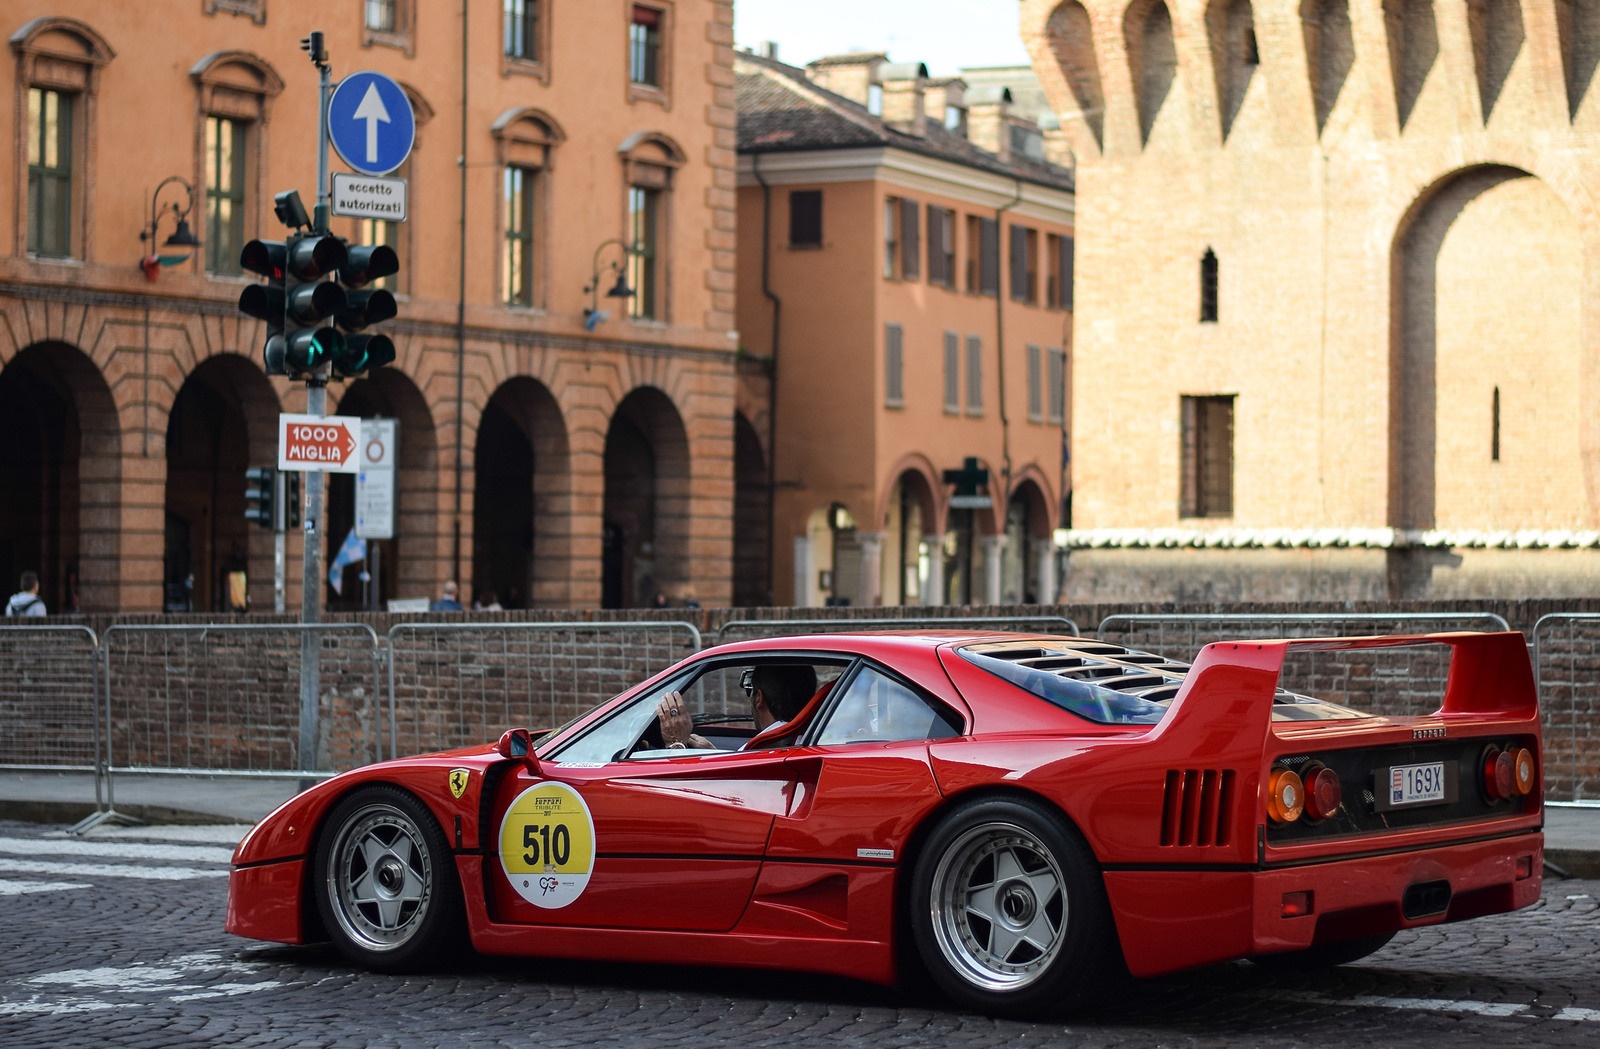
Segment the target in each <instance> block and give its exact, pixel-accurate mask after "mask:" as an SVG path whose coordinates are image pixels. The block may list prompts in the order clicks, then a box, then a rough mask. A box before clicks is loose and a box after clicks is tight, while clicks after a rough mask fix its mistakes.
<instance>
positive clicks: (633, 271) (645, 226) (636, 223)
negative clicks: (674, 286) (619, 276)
mask: <svg viewBox="0 0 1600 1049" xmlns="http://www.w3.org/2000/svg"><path fill="white" fill-rule="evenodd" d="M628 229H629V232H630V234H631V237H632V240H633V245H632V249H633V250H632V253H631V254H630V255H629V256H628V282H629V283H630V284H632V285H633V298H632V299H630V300H629V303H630V305H631V307H632V309H631V315H632V316H634V317H636V318H640V319H644V320H655V319H657V318H659V317H660V315H661V313H660V309H661V307H660V302H659V298H660V296H659V292H658V289H657V278H658V266H657V255H658V253H659V252H660V250H661V191H660V190H659V189H649V188H647V187H645V186H630V187H628Z"/></svg>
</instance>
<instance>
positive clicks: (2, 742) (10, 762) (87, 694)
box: [0, 624, 111, 818]
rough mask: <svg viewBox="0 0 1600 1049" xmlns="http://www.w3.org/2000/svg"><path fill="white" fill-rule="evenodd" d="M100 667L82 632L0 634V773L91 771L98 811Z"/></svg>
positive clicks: (19, 629)
mask: <svg viewBox="0 0 1600 1049" xmlns="http://www.w3.org/2000/svg"><path fill="white" fill-rule="evenodd" d="M100 669H101V667H100V639H99V638H98V637H96V636H95V632H94V631H93V630H91V629H90V628H88V627H86V626H31V625H26V624H20V625H15V626H13V625H11V624H6V625H5V626H4V627H3V628H0V726H4V731H0V769H6V770H10V771H15V772H88V773H92V774H93V775H94V798H95V810H96V812H99V811H101V810H103V809H105V808H106V807H107V805H108V804H109V801H108V797H107V795H108V793H109V791H110V790H111V785H110V783H109V782H108V780H107V778H106V773H105V768H106V757H105V752H104V744H105V741H104V738H103V731H102V720H103V719H102V718H101V710H100ZM91 818H92V817H91Z"/></svg>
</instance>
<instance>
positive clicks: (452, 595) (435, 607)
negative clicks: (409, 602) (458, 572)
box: [428, 579, 466, 612]
mask: <svg viewBox="0 0 1600 1049" xmlns="http://www.w3.org/2000/svg"><path fill="white" fill-rule="evenodd" d="M457 593H459V591H458V590H457V588H456V581H455V580H454V579H452V580H450V581H448V582H447V583H445V585H444V591H443V593H442V594H441V595H440V597H439V600H437V601H435V602H434V603H433V604H431V605H429V606H428V611H430V612H464V611H466V609H464V608H462V607H461V602H460V601H458V600H457V599H456V594H457Z"/></svg>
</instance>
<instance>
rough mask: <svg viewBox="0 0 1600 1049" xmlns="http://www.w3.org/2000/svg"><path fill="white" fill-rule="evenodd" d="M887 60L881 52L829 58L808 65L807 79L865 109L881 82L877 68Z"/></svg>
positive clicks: (865, 52) (857, 53)
mask: <svg viewBox="0 0 1600 1049" xmlns="http://www.w3.org/2000/svg"><path fill="white" fill-rule="evenodd" d="M888 57H889V56H888V55H886V54H884V53H883V52H882V51H857V52H855V53H853V54H848V55H828V56H827V57H825V58H819V59H817V60H816V61H815V62H808V63H807V64H806V79H807V80H809V81H811V82H812V83H813V84H815V85H817V86H818V87H820V88H824V89H826V90H828V91H832V92H833V93H834V94H836V95H843V96H844V97H845V98H848V99H849V100H850V101H852V102H855V103H856V104H858V105H862V106H865V105H866V104H867V99H868V96H869V95H870V94H871V89H872V87H873V85H875V84H877V82H878V76H877V72H878V66H880V65H882V64H883V61H884V59H886V58H888Z"/></svg>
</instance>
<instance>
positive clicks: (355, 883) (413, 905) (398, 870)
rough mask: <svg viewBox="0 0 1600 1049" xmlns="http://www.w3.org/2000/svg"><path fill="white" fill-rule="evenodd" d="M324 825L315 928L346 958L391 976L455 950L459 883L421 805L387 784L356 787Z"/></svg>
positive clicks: (316, 884) (316, 876) (459, 911)
mask: <svg viewBox="0 0 1600 1049" xmlns="http://www.w3.org/2000/svg"><path fill="white" fill-rule="evenodd" d="M325 826H326V828H327V829H326V830H325V831H324V833H323V834H322V835H321V837H320V838H319V840H318V842H317V850H316V855H315V857H314V859H313V861H312V862H313V864H314V866H313V871H314V877H313V888H314V892H315V895H316V901H317V910H318V913H319V914H320V915H321V917H322V924H323V927H324V928H325V929H327V931H328V933H329V935H330V936H331V937H332V938H333V941H334V943H335V944H336V945H337V946H338V948H339V950H340V951H342V952H343V953H344V955H345V956H346V957H347V958H349V959H351V960H352V961H355V962H358V963H360V964H361V965H365V966H367V967H369V968H372V969H379V970H382V971H385V972H399V971H404V970H407V969H412V968H415V967H417V966H418V965H420V964H423V963H424V962H435V961H437V960H438V959H439V957H440V956H441V955H443V954H447V953H449V952H450V951H451V950H453V949H454V948H455V947H456V946H458V945H459V943H460V941H461V939H462V937H461V934H460V933H461V924H462V923H461V918H462V902H461V885H460V881H459V879H458V878H457V876H456V871H455V864H454V863H453V862H452V861H451V858H450V852H449V849H448V848H447V847H446V845H445V840H444V832H443V831H441V830H440V829H439V825H438V823H437V822H436V821H435V820H434V818H433V814H432V813H430V812H429V811H428V809H427V807H426V806H424V805H423V804H422V803H421V802H419V801H417V799H415V798H414V797H412V796H411V795H410V794H407V793H405V792H404V791H402V790H399V789H397V788H395V787H389V786H372V787H364V788H362V789H361V790H358V791H356V792H354V793H353V794H351V795H349V796H348V797H346V798H345V799H344V800H343V801H341V802H339V804H338V805H336V806H335V807H334V809H333V811H332V812H331V813H329V814H328V819H327V822H326V824H325Z"/></svg>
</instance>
